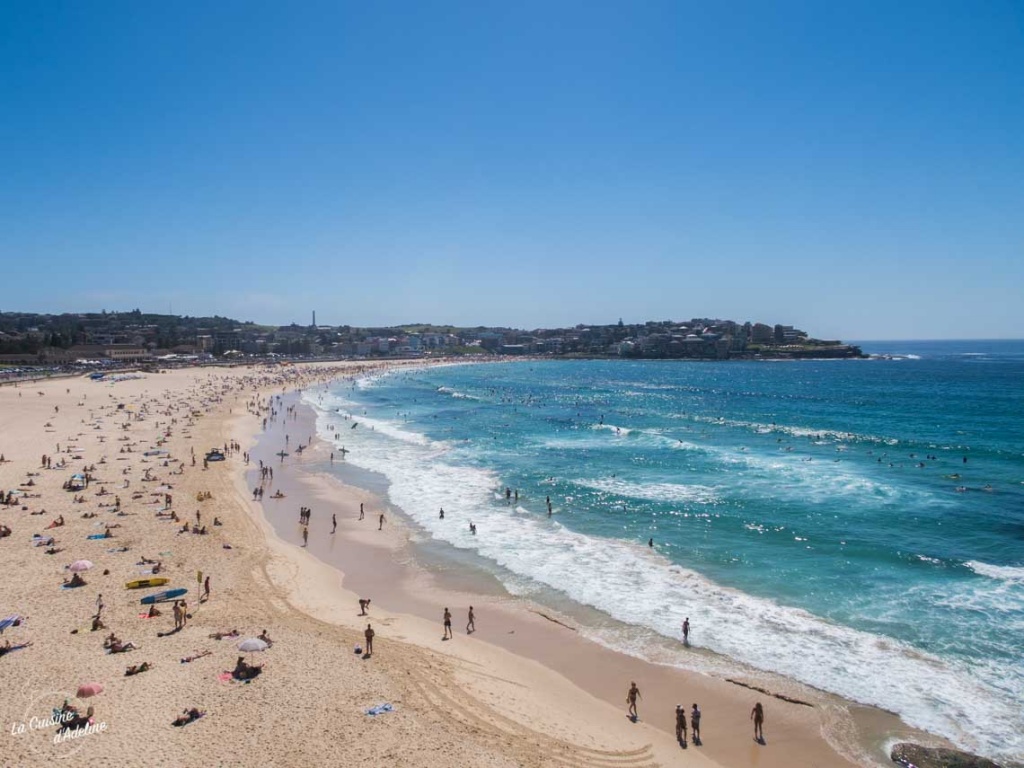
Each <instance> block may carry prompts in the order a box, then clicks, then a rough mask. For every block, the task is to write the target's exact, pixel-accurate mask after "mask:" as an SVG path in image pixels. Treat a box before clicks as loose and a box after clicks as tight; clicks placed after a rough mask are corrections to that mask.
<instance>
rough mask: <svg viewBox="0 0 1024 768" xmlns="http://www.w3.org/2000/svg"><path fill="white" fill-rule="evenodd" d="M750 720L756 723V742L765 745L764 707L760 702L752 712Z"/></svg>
mask: <svg viewBox="0 0 1024 768" xmlns="http://www.w3.org/2000/svg"><path fill="white" fill-rule="evenodd" d="M750 719H751V720H753V721H754V741H756V742H757V743H758V744H764V707H762V706H761V702H760V701H759V702H757V704H755V705H754V708H753V709H752V710H750Z"/></svg>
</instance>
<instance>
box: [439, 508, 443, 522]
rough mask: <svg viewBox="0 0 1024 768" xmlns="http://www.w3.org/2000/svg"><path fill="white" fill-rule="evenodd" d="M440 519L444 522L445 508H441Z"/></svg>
mask: <svg viewBox="0 0 1024 768" xmlns="http://www.w3.org/2000/svg"><path fill="white" fill-rule="evenodd" d="M440 519H441V520H444V507H441V515H440Z"/></svg>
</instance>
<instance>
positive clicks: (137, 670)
mask: <svg viewBox="0 0 1024 768" xmlns="http://www.w3.org/2000/svg"><path fill="white" fill-rule="evenodd" d="M152 668H153V665H152V664H150V663H149V662H148V661H144V662H142V663H141V664H132V665H131V666H130V667H128V669H126V670H125V671H124V676H125V677H131V676H132V675H138V674H141V673H142V672H148V671H149V670H151V669H152Z"/></svg>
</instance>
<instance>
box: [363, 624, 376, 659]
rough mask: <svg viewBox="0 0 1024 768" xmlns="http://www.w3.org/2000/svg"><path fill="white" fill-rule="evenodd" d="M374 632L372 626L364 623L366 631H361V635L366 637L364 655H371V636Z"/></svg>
mask: <svg viewBox="0 0 1024 768" xmlns="http://www.w3.org/2000/svg"><path fill="white" fill-rule="evenodd" d="M374 634H376V633H375V632H374V631H373V627H371V626H370V625H369V624H367V625H366V631H365V632H363V637H365V638H366V655H367V656H373V636H374Z"/></svg>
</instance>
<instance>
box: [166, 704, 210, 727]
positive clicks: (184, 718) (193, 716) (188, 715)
mask: <svg viewBox="0 0 1024 768" xmlns="http://www.w3.org/2000/svg"><path fill="white" fill-rule="evenodd" d="M205 714H206V712H202V711H200V710H198V709H196V708H195V707H192V709H186V710H183V711H182V713H181V714H180V715H178V717H176V718H175V720H174V722H173V723H171V725H174V726H177V727H178V728H180V727H182V726H183V725H188V724H189V723H193V722H195V721H196V720H198V719H199V718H200V717H202V716H203V715H205Z"/></svg>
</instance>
